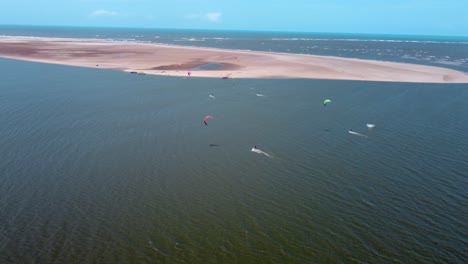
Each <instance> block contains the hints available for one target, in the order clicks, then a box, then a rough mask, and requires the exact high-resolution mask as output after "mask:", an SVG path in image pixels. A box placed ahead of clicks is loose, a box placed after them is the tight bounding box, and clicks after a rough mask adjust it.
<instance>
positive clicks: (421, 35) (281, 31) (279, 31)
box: [0, 24, 468, 39]
mask: <svg viewBox="0 0 468 264" xmlns="http://www.w3.org/2000/svg"><path fill="white" fill-rule="evenodd" d="M3 26H18V27H71V28H101V29H106V28H111V29H153V30H187V31H190V30H193V31H197V30H199V31H218V32H223V31H234V32H264V33H299V34H339V35H378V36H411V37H453V38H466V39H468V35H427V34H404V33H369V32H327V31H297V30H264V29H261V30H260V29H257V30H253V29H208V28H165V27H136V26H93V25H88V26H79V25H31V24H0V27H3Z"/></svg>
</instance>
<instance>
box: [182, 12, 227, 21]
mask: <svg viewBox="0 0 468 264" xmlns="http://www.w3.org/2000/svg"><path fill="white" fill-rule="evenodd" d="M222 15H223V14H222V13H220V12H210V13H205V14H191V15H188V16H187V18H188V19H200V20H206V21H210V22H220V21H221V16H222Z"/></svg>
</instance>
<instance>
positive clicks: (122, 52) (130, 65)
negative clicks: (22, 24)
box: [0, 37, 468, 83]
mask: <svg viewBox="0 0 468 264" xmlns="http://www.w3.org/2000/svg"><path fill="white" fill-rule="evenodd" d="M0 57H3V58H11V59H19V60H28V61H35V62H42V63H53V64H63V65H71V66H80V67H90V68H103V69H115V70H123V71H127V72H134V73H141V74H143V73H144V74H155V75H166V76H167V75H169V76H187V75H188V72H189V71H190V72H191V77H212V78H222V77H229V78H306V79H334V80H363V81H386V82H421V83H468V75H467V74H465V73H463V72H460V71H456V70H451V69H447V68H442V67H433V66H425V65H417V64H407V63H396V62H385V61H374V60H361V59H349V58H339V57H330V56H316V55H304V54H289V53H274V52H261V51H241V50H228V49H216V48H198V47H186V46H169V45H161V44H146V43H134V42H111V41H103V40H90V39H63V38H62V39H60V38H31V37H0ZM204 66H207V67H204ZM194 68H195V70H194Z"/></svg>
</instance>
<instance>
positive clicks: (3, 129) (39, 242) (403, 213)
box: [0, 59, 468, 263]
mask: <svg viewBox="0 0 468 264" xmlns="http://www.w3.org/2000/svg"><path fill="white" fill-rule="evenodd" d="M0 70H1V71H2V72H3V73H5V74H3V75H2V83H1V86H0V124H1V126H0V147H1V150H2V158H1V159H0V193H1V195H0V263H340V262H344V263H347V262H363V263H394V262H403V263H463V262H466V261H467V254H466V244H467V234H468V226H467V223H468V212H467V198H468V193H467V190H468V181H467V178H466V175H467V174H466V172H467V171H468V154H467V150H468V137H467V136H466V132H467V131H468V104H467V103H466V102H467V101H468V90H467V86H466V85H442V84H401V83H376V82H353V81H323V80H288V79H278V80H238V79H229V80H221V79H201V78H186V79H184V78H168V77H158V76H149V75H133V74H128V73H123V72H118V71H108V70H97V69H84V68H75V67H66V66H57V65H46V64H37V63H30V62H20V61H13V60H3V59H2V60H0ZM257 93H261V94H263V95H264V96H263V97H258V96H256V94H257ZM209 94H214V95H215V97H216V98H215V99H212V98H210V97H209ZM324 98H330V99H331V100H332V101H333V102H332V103H331V104H329V105H328V106H327V107H323V106H322V101H323V99H324ZM207 114H210V115H212V116H213V119H211V120H209V121H208V122H209V126H208V127H206V126H204V125H203V123H202V118H203V117H204V116H205V115H207ZM366 123H375V124H376V127H375V128H374V129H373V130H368V129H367V127H366ZM348 129H353V130H354V131H356V132H360V133H363V134H366V135H368V136H369V138H368V139H366V138H361V137H357V136H354V135H350V134H348V133H347V131H348ZM254 145H257V146H258V147H259V148H261V149H262V150H264V151H266V152H268V153H270V154H271V155H272V156H273V158H268V157H266V156H263V155H259V154H256V153H253V152H251V151H250V150H251V148H252V146H254Z"/></svg>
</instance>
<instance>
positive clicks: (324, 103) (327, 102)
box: [323, 99, 331, 106]
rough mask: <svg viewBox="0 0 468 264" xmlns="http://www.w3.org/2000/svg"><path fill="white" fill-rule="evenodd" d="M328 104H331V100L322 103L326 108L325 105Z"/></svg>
mask: <svg viewBox="0 0 468 264" xmlns="http://www.w3.org/2000/svg"><path fill="white" fill-rule="evenodd" d="M329 103H331V100H330V99H325V100H324V101H323V105H325V106H326V105H327V104H329Z"/></svg>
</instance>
